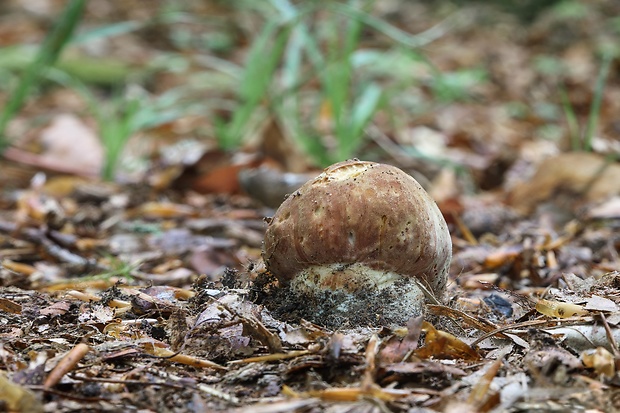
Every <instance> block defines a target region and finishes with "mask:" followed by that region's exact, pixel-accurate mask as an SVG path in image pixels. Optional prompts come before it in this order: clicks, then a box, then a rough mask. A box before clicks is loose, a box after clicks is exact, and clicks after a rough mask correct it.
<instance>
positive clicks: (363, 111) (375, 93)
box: [340, 83, 382, 159]
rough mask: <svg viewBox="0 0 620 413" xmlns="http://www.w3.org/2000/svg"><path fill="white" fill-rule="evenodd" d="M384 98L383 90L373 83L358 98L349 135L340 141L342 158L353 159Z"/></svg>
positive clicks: (350, 123) (352, 113)
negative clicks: (369, 123) (365, 130)
mask: <svg viewBox="0 0 620 413" xmlns="http://www.w3.org/2000/svg"><path fill="white" fill-rule="evenodd" d="M381 97H382V90H381V88H380V87H379V86H378V85H376V84H374V83H371V84H370V85H368V86H367V87H366V88H365V89H364V91H363V92H362V94H361V95H360V97H359V98H358V100H357V102H356V103H355V106H354V107H353V110H352V111H351V119H350V122H349V125H348V126H349V128H348V130H349V133H348V134H347V135H345V136H343V137H341V138H342V140H341V141H340V158H341V159H345V158H349V157H351V156H352V155H353V154H354V152H355V150H356V149H357V147H358V146H359V144H360V142H361V141H362V138H363V136H364V128H365V127H366V125H368V122H370V121H371V120H372V118H373V116H374V114H375V113H376V112H377V109H378V108H379V105H380V102H381Z"/></svg>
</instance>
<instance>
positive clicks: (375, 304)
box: [263, 159, 452, 327]
mask: <svg viewBox="0 0 620 413" xmlns="http://www.w3.org/2000/svg"><path fill="white" fill-rule="evenodd" d="M451 255H452V242H451V239H450V233H449V232H448V226H447V224H446V221H445V220H444V218H443V216H442V215H441V212H440V211H439V208H438V207H437V205H436V204H435V202H434V201H433V199H432V198H431V197H430V196H429V195H428V193H426V191H425V190H424V189H423V188H422V187H421V186H420V184H419V183H418V182H417V181H416V180H415V179H413V178H412V177H411V176H410V175H408V174H407V173H405V172H403V171H402V170H400V169H398V168H396V167H394V166H391V165H385V164H380V163H374V162H365V161H359V160H357V159H354V160H349V161H345V162H340V163H337V164H334V165H332V166H330V167H328V168H326V169H325V170H324V171H323V173H322V174H321V175H319V176H318V177H316V178H315V179H312V180H310V181H308V182H306V183H305V184H304V185H303V186H301V187H300V188H299V190H297V191H296V192H294V193H293V194H291V195H289V197H288V198H287V199H286V200H285V201H284V202H283V203H282V205H280V207H279V208H278V210H277V211H276V213H275V215H274V216H273V218H272V219H271V220H270V222H269V225H268V228H267V231H266V233H265V239H264V249H263V259H264V261H265V265H266V268H267V270H268V271H269V272H270V273H271V274H273V276H275V278H276V279H277V280H278V284H279V287H280V288H283V289H285V291H286V292H285V294H283V296H285V297H288V299H289V303H280V304H281V305H285V304H288V307H289V308H291V307H296V310H297V311H298V312H299V313H300V314H301V315H302V316H303V317H305V318H308V319H310V320H312V321H314V322H317V323H319V324H323V325H327V326H332V327H336V326H341V325H342V323H349V324H352V325H403V324H405V323H406V321H407V320H408V319H409V318H410V317H412V316H418V315H421V314H422V313H423V311H424V303H425V295H428V294H431V295H434V296H435V297H436V298H438V299H439V300H441V298H442V296H443V293H444V290H445V286H446V281H447V277H448V268H449V266H450V259H451ZM285 306H286V305H285Z"/></svg>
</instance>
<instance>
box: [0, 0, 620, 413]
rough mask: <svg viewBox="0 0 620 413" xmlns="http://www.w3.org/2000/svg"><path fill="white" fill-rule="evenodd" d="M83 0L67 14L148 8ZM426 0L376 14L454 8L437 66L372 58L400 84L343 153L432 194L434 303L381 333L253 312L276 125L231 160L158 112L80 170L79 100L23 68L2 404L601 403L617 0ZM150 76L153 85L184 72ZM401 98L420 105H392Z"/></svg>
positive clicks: (413, 24) (120, 45) (0, 290)
mask: <svg viewBox="0 0 620 413" xmlns="http://www.w3.org/2000/svg"><path fill="white" fill-rule="evenodd" d="M26 3H28V4H31V3H30V2H25V1H18V0H14V1H11V2H9V4H8V5H5V6H0V8H2V7H5V8H6V9H4V10H2V11H3V12H4V15H3V17H2V19H0V42H2V44H1V46H13V45H19V44H25V43H27V42H29V41H31V40H32V39H40V38H41V36H43V35H44V33H45V30H46V28H47V26H48V24H49V21H47V20H46V15H51V14H55V13H58V12H59V10H60V9H61V8H62V4H63V2H62V1H53V0H50V1H48V2H41V4H47V7H48V8H49V10H47V9H46V10H47V11H45V10H43V11H41V10H35V9H29V8H28V7H26ZM163 3H164V2H162V4H163ZM97 4H99V6H100V7H95V3H94V2H91V4H90V5H89V6H88V8H87V12H86V14H85V16H84V22H83V24H85V25H92V26H96V25H101V24H102V23H106V24H111V22H119V21H129V20H132V21H137V20H140V19H147V18H149V17H152V13H154V12H155V11H154V9H155V8H154V7H153V8H150V7H144V5H143V4H142V5H141V4H139V3H136V4H134V2H129V3H127V5H126V6H123V7H120V6H119V7H117V8H115V7H113V6H111V5H112V4H113V2H111V1H101V2H97ZM424 4H425V3H424V2H422V3H421V4H418V3H417V2H390V1H377V2H376V8H377V10H374V12H373V13H375V15H377V16H381V17H382V18H383V19H385V20H386V21H389V22H390V23H391V24H393V25H395V26H397V27H399V28H401V29H403V30H405V29H406V30H407V31H409V32H411V33H416V32H421V31H423V30H425V29H428V28H429V27H430V25H431V24H435V23H437V22H440V21H442V19H444V18H445V16H446V15H447V14H452V15H457V16H465V17H463V19H464V20H463V22H461V23H459V24H455V26H454V27H451V28H450V29H448V30H446V32H445V33H444V34H443V35H442V36H441V37H440V38H438V39H437V40H435V41H433V42H431V43H429V44H427V45H425V46H424V47H423V52H424V53H425V54H426V57H427V58H428V59H429V60H431V61H432V62H433V65H434V67H436V68H437V69H438V70H440V71H442V73H449V74H450V75H449V76H448V75H445V76H444V77H442V78H441V79H438V78H437V77H432V76H431V74H429V73H428V71H426V72H425V71H424V70H421V69H420V67H419V66H418V67H415V68H411V67H409V68H408V69H403V67H401V66H398V65H396V64H394V66H393V67H392V69H393V70H394V71H397V70H399V71H402V70H405V71H407V70H410V71H411V73H413V72H415V73H416V75H415V76H419V77H420V79H422V80H421V81H420V82H419V83H417V84H415V85H411V86H408V87H407V89H404V91H403V93H402V94H394V95H392V99H394V100H393V101H392V103H393V105H394V106H393V107H392V109H393V111H392V112H391V113H389V114H386V113H385V112H381V113H379V114H378V116H377V117H376V118H375V120H374V121H373V122H372V124H370V125H368V127H367V128H366V129H367V135H368V136H367V139H366V140H365V141H364V143H363V144H362V145H361V146H360V147H359V148H358V150H357V152H356V154H355V155H356V156H357V157H359V158H363V159H369V160H375V161H380V162H384V163H389V164H392V165H395V166H398V167H400V168H402V169H403V170H405V171H406V172H408V173H410V174H411V175H412V176H414V177H415V178H416V179H417V180H418V181H419V182H420V183H421V184H422V186H424V187H425V188H426V189H427V190H428V192H429V193H430V194H431V195H432V196H433V198H434V199H435V200H436V201H437V204H438V206H439V207H440V209H441V211H442V213H443V216H444V217H445V219H446V221H447V223H448V226H449V229H450V232H451V236H452V244H453V256H452V263H451V266H450V275H449V276H450V281H449V283H448V287H447V294H446V300H445V302H443V303H441V304H434V305H431V304H429V305H428V306H427V310H426V313H425V314H424V317H423V318H420V317H418V318H416V317H412V318H411V319H410V320H409V322H407V324H406V325H403V326H398V327H395V326H383V327H370V326H358V325H353V324H352V323H346V322H345V323H343V325H341V326H339V328H327V327H325V326H324V325H320V324H319V323H317V322H316V320H310V319H308V320H306V319H299V318H296V317H295V314H294V313H295V312H294V311H292V312H291V314H289V315H288V316H286V314H284V315H283V314H282V313H283V312H282V311H281V310H280V311H279V310H278V309H277V308H276V309H274V308H272V307H270V306H269V305H268V303H269V302H270V297H271V294H273V293H272V291H273V289H274V286H273V285H272V284H269V283H266V282H265V281H264V280H265V276H266V270H265V266H264V263H263V260H262V256H261V250H262V241H263V236H264V233H265V229H266V227H267V224H266V220H265V218H266V217H270V216H273V214H274V212H275V209H276V208H277V206H278V204H279V202H280V201H281V200H283V199H284V197H285V195H286V194H290V193H292V192H293V191H294V190H295V188H296V186H298V185H300V184H301V183H302V182H304V181H305V180H307V179H309V178H310V177H312V176H316V175H317V174H318V173H320V168H318V167H316V163H313V162H312V161H311V160H309V159H308V157H306V156H303V155H300V150H299V148H298V147H296V146H295V145H294V144H293V143H291V142H292V141H291V139H290V136H287V135H286V133H285V131H283V130H281V129H283V128H282V126H281V124H280V123H279V122H277V121H276V120H274V119H273V118H269V117H267V120H265V122H263V123H262V124H261V127H260V128H257V129H256V130H255V131H253V133H252V134H251V135H252V136H251V137H250V138H248V140H247V141H244V143H243V144H241V145H239V147H237V148H236V149H235V151H234V152H235V153H231V152H230V151H222V150H219V149H216V148H215V146H216V145H215V144H214V143H213V142H212V141H211V142H210V141H209V140H208V138H204V137H201V136H197V135H198V133H197V132H195V131H196V130H200V129H201V128H203V129H204V128H207V129H209V128H211V129H214V128H215V126H214V123H215V122H214V121H213V119H210V120H209V119H207V120H205V118H204V116H199V115H196V114H191V115H188V116H181V117H177V118H175V119H174V120H171V121H170V122H166V123H164V124H162V125H159V126H157V127H154V128H152V129H149V130H145V131H142V132H141V133H140V134H137V136H135V137H133V138H132V139H131V140H130V141H129V142H128V143H127V146H126V152H125V155H124V158H122V161H121V165H120V166H119V169H118V173H117V179H116V181H115V182H110V181H102V180H100V179H98V178H97V177H96V176H94V175H96V174H97V172H98V171H99V170H100V169H101V166H102V164H103V159H104V154H103V153H104V146H102V144H101V142H100V140H99V138H98V137H97V128H96V127H95V121H94V120H93V117H92V116H90V115H89V114H88V112H87V111H85V109H84V108H85V102H84V101H83V99H82V97H81V95H79V93H77V92H76V91H75V90H72V89H70V88H65V87H60V86H58V85H54V86H52V85H50V84H42V85H41V87H40V88H39V90H37V91H36V92H37V96H36V98H35V97H33V98H32V99H31V100H30V101H29V103H28V104H27V105H26V106H25V107H24V108H23V110H22V111H21V112H20V114H19V115H18V116H17V117H16V118H15V119H14V120H13V121H12V123H11V124H10V127H9V128H8V131H7V134H9V135H10V136H11V137H12V142H11V145H10V146H9V147H8V149H6V150H5V151H4V153H3V155H2V157H1V158H0V411H16V412H43V411H45V412H72V411H105V412H121V411H122V412H131V411H136V412H207V411H231V412H247V413H251V412H256V413H258V412H261V413H267V412H274V413H275V412H289V411H291V412H293V411H294V412H323V411H326V412H333V413H335V412H368V413H370V412H436V411H440V412H456V411H458V412H461V413H463V412H575V411H588V412H614V411H620V375H619V373H618V370H620V348H619V347H618V341H620V309H619V305H620V272H619V271H620V258H619V255H618V251H619V250H620V165H619V164H618V163H617V159H618V154H620V70H619V69H620V64H619V63H618V62H619V61H618V60H617V59H615V60H613V59H612V60H609V61H608V66H607V72H605V71H604V70H603V69H604V68H605V58H604V57H603V58H601V56H605V53H608V52H607V50H608V49H607V48H610V47H611V48H613V47H617V44H620V43H619V42H618V41H619V38H620V22H619V21H618V18H617V17H613V16H618V15H620V6H619V5H618V3H617V2H615V1H594V2H586V1H582V2H579V1H571V2H568V1H564V2H558V3H557V4H556V6H554V7H552V8H550V9H547V10H543V11H541V12H539V13H538V14H537V15H536V16H534V17H533V18H532V19H531V20H523V19H519V18H518V17H517V16H516V15H515V14H512V13H510V12H508V11H506V10H503V11H502V10H492V9H490V8H489V9H488V10H487V8H486V7H485V6H475V5H474V6H471V5H470V6H469V8H463V9H454V8H452V9H449V10H448V11H446V10H444V9H442V8H441V7H435V8H434V7H430V6H429V7H427V6H424ZM442 4H443V3H442ZM446 4H448V3H446ZM482 4H485V3H484V2H483V3H482ZM158 5H159V3H158ZM560 6H562V7H560ZM188 7H189V8H190V11H192V12H194V13H195V14H196V15H213V14H215V15H217V16H218V18H221V19H223V20H222V21H227V22H229V23H230V22H235V23H236V24H237V25H238V26H234V27H235V30H237V31H238V33H236V36H237V37H233V40H234V42H233V45H232V46H231V50H229V51H228V52H227V55H226V58H227V59H230V60H231V61H233V62H237V63H240V62H241V61H242V57H243V55H244V52H247V47H248V42H249V40H248V37H249V36H250V35H251V33H252V27H253V26H252V24H253V23H256V22H255V21H254V20H253V19H255V18H256V17H255V16H254V15H251V14H250V15H249V17H248V15H247V14H243V13H242V14H241V17H239V15H237V14H235V13H236V9H235V8H234V7H228V6H225V5H222V4H220V3H219V2H188ZM571 7H572V8H571ZM47 18H49V16H48V17H47ZM227 19H228V20H227ZM248 21H249V22H250V23H248ZM244 24H248V25H249V27H244V26H243V25H244ZM172 26H173V27H176V26H174V25H172ZM216 26H217V30H220V31H221V30H224V31H225V29H222V26H221V25H216ZM188 27H189V30H190V32H191V31H192V30H197V31H199V32H200V30H205V29H204V28H196V27H194V26H188ZM226 27H228V26H226ZM231 27H232V26H231ZM177 29H178V27H177ZM169 30H170V32H172V29H169ZM208 30H210V29H209V28H208ZM164 31H165V28H162V27H160V26H157V25H156V26H153V27H149V28H146V29H142V30H138V31H135V32H130V33H123V34H121V35H120V36H119V37H118V38H113V39H112V40H107V41H108V42H109V43H110V44H108V43H106V44H105V45H103V46H102V45H95V46H93V48H94V49H93V50H90V52H91V53H94V54H95V55H96V54H97V53H104V54H106V57H109V58H114V59H118V60H119V61H122V62H125V63H126V62H131V64H132V65H134V66H135V65H138V66H139V64H143V63H144V62H146V61H150V60H154V59H155V57H157V56H158V53H160V52H161V51H162V50H168V51H169V50H171V49H174V47H173V46H171V45H170V44H169V43H167V41H169V39H168V38H167V37H166V34H170V33H169V32H166V33H163V32H164ZM218 33H219V34H221V33H220V32H218ZM239 33H241V34H239ZM364 41H365V42H366V43H365V44H366V45H367V47H371V46H372V47H376V48H381V47H382V45H383V44H384V43H382V42H384V39H383V38H381V37H380V36H373V35H372V34H368V35H367V38H366V39H365V40H364ZM610 44H611V46H610ZM614 45H615V46H614ZM97 47H101V48H102V49H101V50H99V49H97ZM181 52H184V53H186V55H185V58H187V59H189V57H188V52H186V51H183V50H182V51H181ZM609 53H612V52H609ZM1 56H2V55H1V54H0V57H1ZM2 62H3V61H2V59H0V69H2V70H4V66H2V65H3V63H2ZM192 64H193V65H198V63H196V62H192V63H191V64H190V66H191V65H192ZM472 68H474V69H475V70H474V69H472ZM13 70H15V69H14V68H10V70H9V69H7V74H6V76H8V77H7V79H9V80H11V79H13V78H11V77H10V76H12V75H11V74H10V73H14V72H12V71H13ZM187 70H190V71H192V73H193V74H195V72H196V71H199V70H197V69H196V68H195V67H190V68H189V69H187ZM377 70H378V69H377ZM476 70H482V71H483V72H484V74H483V76H481V77H480V78H478V77H477V76H478V75H476V73H478V72H476ZM203 72H204V70H203ZM0 73H2V75H3V76H4V75H5V74H4V72H0ZM205 73H207V74H208V72H205ZM411 73H410V74H411ZM150 76H151V77H149V79H148V81H146V82H145V83H144V84H143V86H144V85H147V86H144V87H145V88H146V89H148V91H149V93H151V94H152V95H153V96H158V95H163V94H164V92H165V91H166V90H169V89H171V88H173V87H177V86H178V85H182V84H183V82H184V79H187V77H188V76H189V75H188V74H187V73H185V72H175V71H173V70H170V71H162V72H157V73H154V74H151V75H150ZM382 76H385V75H384V74H383V75H382ZM471 76H473V77H474V78H475V79H474V80H475V81H474V80H472V77H471ZM201 79H202V78H201ZM597 79H603V80H604V82H605V83H604V87H602V88H601V89H600V90H602V92H601V93H600V94H599V97H600V99H601V101H600V108H599V109H597V110H594V112H593V109H592V107H593V102H595V101H596V99H597V93H596V90H597ZM216 80H217V79H216ZM603 80H600V81H599V84H602V81H603ZM451 82H452V83H451ZM454 82H456V85H453V83H454ZM450 85H453V86H454V88H453V89H451V88H449V87H448V86H450ZM388 86H389V85H388ZM392 86H393V85H392ZM310 87H312V86H310ZM111 89H113V88H112V87H110V85H104V86H102V87H101V90H102V91H103V92H102V96H103V97H102V99H103V98H108V97H109V96H110V95H111V94H113V93H112V92H111V91H110V90H111ZM456 89H458V90H457V91H455V90H456ZM220 92H221V91H220ZM220 92H218V93H220ZM8 96H9V93H8V90H4V89H3V90H1V91H0V102H2V103H5V102H6V100H7V99H8ZM209 96H210V95H209V94H208V93H205V95H204V96H202V99H205V100H207V99H209ZM410 101H416V102H418V101H425V102H426V101H427V102H428V104H425V106H424V108H423V109H419V110H418V111H417V112H416V113H415V115H410V114H408V113H407V102H410ZM403 102H404V103H403ZM593 113H595V114H596V115H597V116H598V118H597V119H593V116H592V114H593ZM322 116H324V117H329V114H325V113H323V115H322ZM392 117H396V118H399V119H401V121H399V122H392ZM324 120H325V119H323V121H324ZM205 122H206V123H208V125H207V126H205ZM317 123H318V124H319V125H318V126H317V128H318V129H320V128H321V127H322V126H321V119H319V120H318V121H317ZM588 125H593V126H592V128H594V129H593V130H591V131H590V132H591V133H590V132H588V130H590V128H591V127H590V126H588ZM580 130H581V132H580ZM207 135H208V133H207ZM412 148H413V149H412ZM144 159H147V160H148V162H146V163H145V162H142V163H140V162H138V161H137V160H144ZM240 171H241V174H239V172H240ZM291 180H293V181H294V182H293V183H291V182H292V181H291ZM386 305H389V303H386ZM275 314H278V316H275ZM313 321H315V322H313Z"/></svg>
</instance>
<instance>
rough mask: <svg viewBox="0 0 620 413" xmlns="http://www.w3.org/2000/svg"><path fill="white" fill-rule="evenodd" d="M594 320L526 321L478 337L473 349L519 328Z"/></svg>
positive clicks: (472, 344)
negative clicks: (496, 336)
mask: <svg viewBox="0 0 620 413" xmlns="http://www.w3.org/2000/svg"><path fill="white" fill-rule="evenodd" d="M593 320H594V317H591V316H590V317H572V318H563V319H560V320H531V321H524V322H522V323H516V324H510V325H507V326H504V327H500V328H498V329H497V330H494V331H491V332H489V333H487V334H484V335H483V336H481V337H478V338H477V339H476V340H475V341H474V342H473V343H471V344H470V346H471V347H474V346H477V345H478V344H480V343H481V342H482V341H484V340H486V339H487V338H490V337H493V336H495V335H498V334H500V333H503V332H505V331H509V330H516V329H518V328H522V327H534V326H541V325H546V324H558V325H560V324H573V323H578V322H591V321H593Z"/></svg>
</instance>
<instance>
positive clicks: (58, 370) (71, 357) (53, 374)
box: [43, 343, 90, 389]
mask: <svg viewBox="0 0 620 413" xmlns="http://www.w3.org/2000/svg"><path fill="white" fill-rule="evenodd" d="M89 351H90V347H89V346H88V345H87V344H84V343H80V344H78V345H77V346H75V347H73V348H72V349H71V351H69V352H68V353H67V355H65V356H64V357H63V358H62V360H60V362H59V363H58V364H57V365H56V367H54V369H53V370H52V371H50V374H49V375H48V376H47V378H46V379H45V382H44V383H43V388H45V389H49V388H51V387H54V386H55V385H56V384H58V383H59V382H60V380H61V379H62V378H63V377H64V375H65V374H67V373H68V372H70V371H71V370H73V368H74V367H75V366H76V365H77V364H78V363H79V361H80V360H82V358H84V356H85V355H86V354H87V353H88V352H89Z"/></svg>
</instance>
